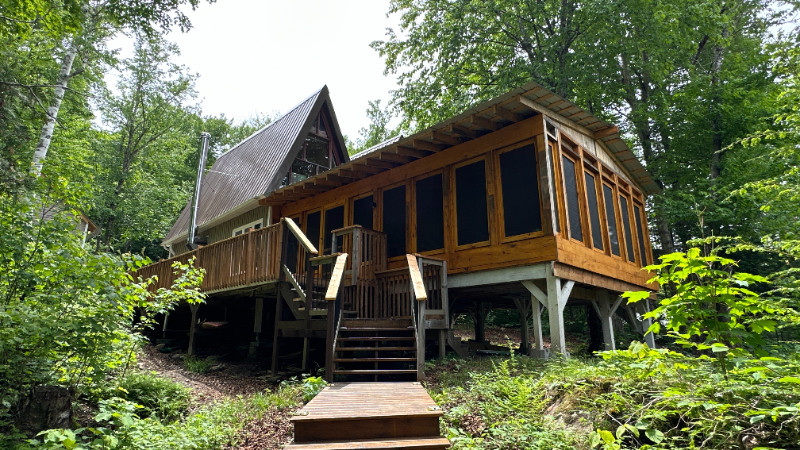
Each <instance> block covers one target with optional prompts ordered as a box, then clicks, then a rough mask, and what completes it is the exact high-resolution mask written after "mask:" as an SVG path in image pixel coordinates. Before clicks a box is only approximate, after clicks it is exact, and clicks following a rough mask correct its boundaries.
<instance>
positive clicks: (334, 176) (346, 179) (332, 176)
mask: <svg viewBox="0 0 800 450" xmlns="http://www.w3.org/2000/svg"><path fill="white" fill-rule="evenodd" d="M326 178H327V179H328V180H330V181H334V182H336V183H338V184H347V183H350V182H351V181H353V180H355V178H356V177H350V176H343V175H341V174H338V173H329V174H327V175H326Z"/></svg>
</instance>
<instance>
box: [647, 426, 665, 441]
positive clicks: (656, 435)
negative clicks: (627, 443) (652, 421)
mask: <svg viewBox="0 0 800 450" xmlns="http://www.w3.org/2000/svg"><path fill="white" fill-rule="evenodd" d="M644 435H645V436H647V439H650V440H651V441H653V443H654V444H660V443H661V441H663V440H664V433H662V432H661V431H659V430H656V429H655V428H648V429H647V430H645V431H644Z"/></svg>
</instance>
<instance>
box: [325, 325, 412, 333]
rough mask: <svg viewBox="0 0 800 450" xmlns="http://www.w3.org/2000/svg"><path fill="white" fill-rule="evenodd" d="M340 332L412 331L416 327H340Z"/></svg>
mask: <svg viewBox="0 0 800 450" xmlns="http://www.w3.org/2000/svg"><path fill="white" fill-rule="evenodd" d="M339 330H340V331H351V332H352V331H359V332H360V331H363V332H367V331H412V330H414V326H408V327H344V326H343V327H339Z"/></svg>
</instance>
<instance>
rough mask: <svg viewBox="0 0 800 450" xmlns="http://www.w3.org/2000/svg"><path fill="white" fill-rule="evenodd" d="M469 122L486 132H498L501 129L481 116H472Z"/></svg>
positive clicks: (498, 125)
mask: <svg viewBox="0 0 800 450" xmlns="http://www.w3.org/2000/svg"><path fill="white" fill-rule="evenodd" d="M469 121H470V123H471V124H473V125H475V126H476V127H478V128H482V129H484V130H489V131H497V130H499V129H500V128H501V126H500V124H498V123H496V122H493V121H491V120H489V119H487V118H485V117H481V116H472V117H470V118H469Z"/></svg>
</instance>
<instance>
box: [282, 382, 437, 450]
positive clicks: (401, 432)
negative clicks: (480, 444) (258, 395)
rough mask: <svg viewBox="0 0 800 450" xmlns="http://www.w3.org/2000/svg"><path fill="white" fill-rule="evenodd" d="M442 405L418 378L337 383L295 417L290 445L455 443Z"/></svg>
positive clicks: (432, 448) (431, 446) (430, 449)
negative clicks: (443, 428)
mask: <svg viewBox="0 0 800 450" xmlns="http://www.w3.org/2000/svg"><path fill="white" fill-rule="evenodd" d="M441 415H442V411H441V409H439V407H438V406H436V403H434V401H433V400H432V399H431V397H430V395H428V393H427V392H426V391H425V389H424V388H423V387H422V386H421V385H420V384H419V383H416V382H394V383H390V382H384V383H334V384H331V385H329V386H327V387H326V388H325V389H323V390H322V392H320V393H319V394H318V395H317V396H316V397H314V399H312V400H311V401H310V402H308V404H307V405H306V406H305V407H303V409H301V410H300V411H299V412H298V414H297V415H296V416H294V417H292V422H293V423H294V430H295V436H294V443H293V444H291V445H289V446H288V447H286V448H287V449H292V450H300V449H307V450H310V449H341V448H371V449H404V448H408V449H418V450H419V449H426V450H439V449H446V448H448V447H449V446H450V443H449V441H448V440H447V439H445V438H443V437H441V436H440V434H439V417H441Z"/></svg>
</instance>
